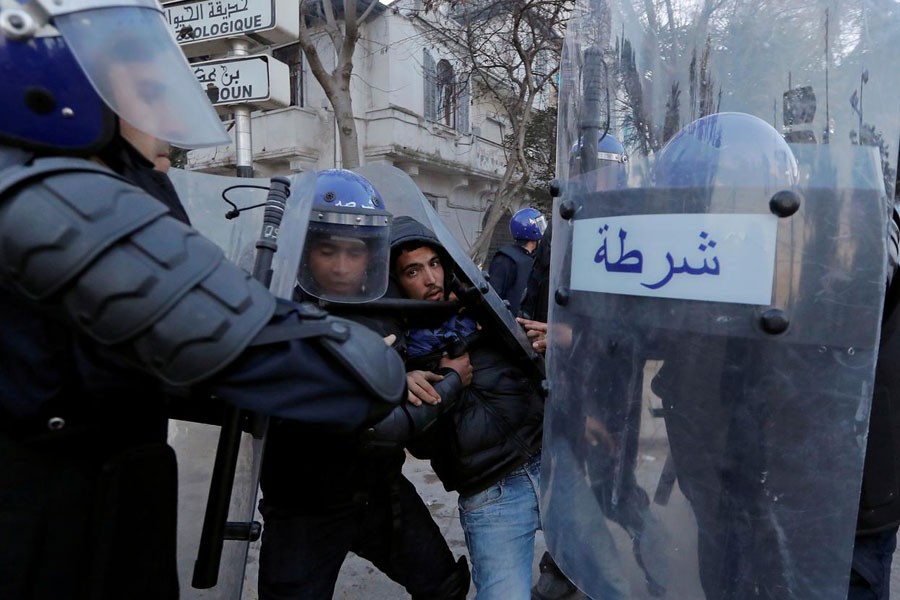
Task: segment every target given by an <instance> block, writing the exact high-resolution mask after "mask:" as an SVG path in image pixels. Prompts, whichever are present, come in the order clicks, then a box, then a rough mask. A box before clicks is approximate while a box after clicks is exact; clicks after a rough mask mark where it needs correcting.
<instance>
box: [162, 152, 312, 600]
mask: <svg viewBox="0 0 900 600" xmlns="http://www.w3.org/2000/svg"><path fill="white" fill-rule="evenodd" d="M169 177H170V179H171V180H172V182H173V184H174V185H175V188H176V191H177V192H178V195H179V197H180V198H181V200H182V203H183V204H184V206H185V209H186V210H187V213H188V216H189V217H190V219H191V222H192V225H193V226H194V228H196V229H197V230H198V231H200V232H201V233H202V234H204V235H205V236H206V237H208V238H210V239H211V240H212V241H214V242H215V243H217V244H218V245H219V246H220V247H221V248H222V249H223V250H224V252H225V254H226V256H227V257H228V258H229V259H230V260H231V261H233V262H235V263H236V264H238V265H239V266H241V267H242V268H244V269H245V270H246V271H247V272H248V273H253V271H254V268H255V263H256V258H257V253H258V252H259V247H258V246H259V244H260V243H261V239H263V238H265V239H266V240H267V241H268V242H276V241H277V251H276V252H275V253H274V255H273V256H272V261H271V275H270V276H269V277H266V279H269V280H270V281H269V287H270V289H271V290H272V292H273V293H274V294H275V295H277V296H280V297H284V298H289V297H290V296H291V292H292V289H293V286H294V281H295V279H296V273H297V266H298V264H299V261H300V250H301V248H302V247H303V238H304V235H305V233H306V226H305V224H306V220H307V217H306V215H305V214H301V213H302V212H303V208H302V207H305V209H306V212H308V210H309V201H308V200H309V199H308V198H306V199H304V195H306V196H308V197H309V198H311V194H312V191H313V187H314V185H313V184H314V181H315V178H314V175H298V176H294V177H293V178H292V180H291V193H290V196H289V197H288V199H287V201H286V202H285V203H284V211H283V215H281V223H280V226H279V227H278V229H279V230H278V231H273V230H272V228H273V227H274V226H273V225H272V224H271V223H268V222H264V221H265V220H266V219H264V214H265V206H264V205H265V203H266V200H267V195H268V190H269V188H270V185H271V182H270V180H269V179H246V178H237V177H223V176H217V175H207V174H202V173H193V172H185V171H180V170H177V169H172V170H170V171H169ZM276 211H277V208H276ZM262 243H263V245H266V243H267V242H262ZM172 406H173V415H174V417H175V418H173V419H172V420H170V425H169V443H170V445H171V446H172V447H173V448H174V449H175V451H176V453H177V455H178V473H179V489H178V491H179V494H178V501H179V514H178V565H179V581H180V584H181V598H183V599H190V598H216V599H217V600H218V599H235V600H237V599H239V598H240V597H241V594H242V588H243V586H244V572H245V564H246V563H247V561H248V547H249V544H250V541H251V540H253V539H255V538H257V537H258V535H259V532H258V529H257V528H256V525H251V527H250V529H249V530H247V529H244V528H243V525H247V524H253V522H254V513H255V510H256V497H257V490H258V482H259V474H260V468H261V461H262V449H263V442H264V438H265V420H264V419H261V418H258V417H257V416H255V415H249V414H240V415H238V419H239V421H240V430H241V433H240V434H239V438H240V439H239V448H238V449H237V459H236V467H235V471H234V480H233V483H232V484H231V487H230V501H227V500H228V497H227V496H228V492H229V490H227V489H222V486H221V485H219V486H215V485H213V486H212V487H211V481H219V480H220V479H221V478H220V477H214V476H213V471H214V461H215V460H216V457H217V452H218V453H221V452H222V450H221V449H220V448H221V447H220V434H221V427H222V426H224V425H225V424H226V423H227V422H228V421H229V417H228V416H227V415H228V409H227V408H226V407H223V406H222V405H221V404H220V403H217V402H215V401H208V402H207V401H204V399H196V398H191V399H178V398H176V399H175V401H173V402H172ZM223 421H224V423H223ZM225 483H226V484H227V478H226V481H225ZM216 487H218V489H216ZM217 494H225V496H223V497H225V499H226V501H227V503H226V506H227V522H228V523H229V524H230V525H229V526H228V527H226V528H225V531H224V532H222V533H223V534H224V542H222V541H221V540H220V541H219V542H218V543H219V544H221V548H222V550H221V555H220V554H219V552H218V547H217V546H218V544H216V543H215V542H213V544H212V547H211V549H210V551H209V552H206V551H205V550H206V549H204V550H201V551H200V554H199V555H198V548H199V547H200V546H201V539H203V538H202V535H201V534H202V533H203V532H204V531H206V530H209V529H210V527H211V525H210V523H208V521H209V517H208V512H207V511H208V508H207V507H208V505H209V503H210V502H211V501H214V499H215V498H214V497H215V496H216V495H217ZM211 498H213V500H211ZM221 525H224V523H222V524H221ZM217 528H220V527H218V524H214V526H213V527H212V529H213V530H215V529H217ZM207 548H209V542H207ZM204 553H205V554H206V555H207V556H206V557H205V559H204V560H200V561H198V558H203V556H202V555H204ZM251 559H252V557H251ZM198 562H203V563H208V565H205V566H202V567H201V566H199V565H198V564H197V563H198ZM195 569H196V570H195ZM197 585H200V587H199V588H198V587H195V586H197ZM210 586H212V587H210Z"/></svg>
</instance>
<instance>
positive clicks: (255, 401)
mask: <svg viewBox="0 0 900 600" xmlns="http://www.w3.org/2000/svg"><path fill="white" fill-rule="evenodd" d="M0 286H3V287H4V288H6V289H8V290H10V291H11V292H13V293H16V294H19V295H21V296H23V297H25V298H26V299H28V300H29V301H31V302H33V303H36V304H39V305H41V306H45V307H46V308H47V309H48V310H49V312H50V314H51V315H58V316H60V317H62V318H63V319H66V320H68V321H70V322H71V323H73V324H74V326H75V327H76V328H77V329H79V330H80V331H82V332H83V333H85V334H87V335H88V336H90V337H91V338H93V339H94V340H95V341H96V342H98V344H99V345H100V346H103V347H107V348H108V349H109V351H108V352H107V354H108V355H109V356H110V357H111V359H113V360H120V359H121V357H124V358H125V359H127V360H128V361H129V362H131V363H133V364H135V365H137V366H138V367H140V368H142V369H144V370H146V371H149V372H151V373H152V374H154V375H155V376H157V377H159V378H160V379H162V380H164V381H166V382H169V383H171V384H174V385H192V384H203V385H204V386H208V388H209V390H210V391H211V393H213V394H215V395H216V396H217V397H219V398H221V399H222V400H225V401H227V402H231V403H233V404H234V405H236V406H238V407H241V408H248V409H252V410H254V411H256V412H261V413H264V414H269V415H274V416H278V417H284V418H289V419H297V420H302V421H309V422H319V423H323V424H330V425H338V426H341V427H346V428H355V427H358V426H359V425H361V424H362V423H364V422H366V421H367V420H370V419H373V418H378V417H379V416H380V415H383V414H385V413H386V412H387V411H388V410H390V409H391V408H392V407H393V406H394V405H395V404H397V403H398V402H400V400H401V399H403V398H405V396H406V381H405V373H404V368H403V363H402V361H401V359H400V357H399V355H397V353H396V352H394V351H393V350H391V349H390V348H388V347H387V346H386V345H385V344H384V342H383V340H382V339H381V337H380V336H378V335H377V334H375V333H374V332H372V331H370V330H368V329H366V328H365V327H362V326H361V325H358V324H355V323H352V322H349V321H346V320H343V319H337V318H334V317H328V316H326V315H325V314H324V313H321V312H318V311H315V310H307V309H305V308H304V307H302V306H297V305H293V304H290V303H287V302H280V301H276V299H275V298H274V297H273V296H272V295H271V294H270V293H269V292H268V290H266V289H265V288H264V287H263V286H262V285H260V284H259V283H258V282H256V281H255V280H254V279H252V278H250V277H249V275H247V274H246V273H245V272H244V271H242V270H241V269H239V268H238V267H236V266H234V265H233V264H231V263H230V262H228V261H227V260H226V259H225V257H224V255H223V253H222V252H221V250H219V248H218V247H217V246H215V245H214V244H213V243H212V242H210V241H209V240H207V239H206V238H204V237H203V236H202V235H200V234H199V233H198V232H197V231H195V230H193V229H191V228H190V227H187V226H186V225H184V224H182V223H180V222H178V221H176V220H175V219H173V218H171V217H169V216H167V215H166V208H165V206H163V205H162V204H161V203H159V202H157V201H156V200H155V199H154V198H152V197H151V196H150V195H148V194H146V193H145V192H143V191H142V190H140V189H138V188H136V187H134V186H132V185H130V184H129V183H128V182H127V181H126V180H124V179H122V178H121V177H119V176H117V175H116V174H114V173H113V172H111V171H109V170H108V169H106V168H104V167H101V166H99V165H95V164H94V163H92V162H89V161H85V160H80V159H70V158H46V159H37V160H33V161H31V162H30V163H29V164H28V165H26V166H19V167H14V168H11V169H7V170H5V171H4V172H3V173H2V177H0ZM123 401H125V399H123Z"/></svg>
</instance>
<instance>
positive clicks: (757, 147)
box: [653, 113, 799, 194]
mask: <svg viewBox="0 0 900 600" xmlns="http://www.w3.org/2000/svg"><path fill="white" fill-rule="evenodd" d="M653 172H654V178H655V183H656V185H657V187H664V188H714V187H743V188H756V189H761V190H762V191H764V192H765V193H766V194H774V193H775V192H777V191H780V190H783V189H786V188H790V187H792V186H794V185H796V183H797V180H798V177H799V174H798V169H797V160H796V159H795V158H794V153H793V152H791V149H790V147H789V146H788V145H787V142H785V141H784V138H782V137H781V135H780V134H779V133H778V131H776V130H775V128H773V127H772V126H771V125H769V124H768V123H766V122H765V121H763V120H762V119H760V118H758V117H754V116H752V115H748V114H744V113H717V114H714V115H709V116H706V117H703V118H700V119H697V120H696V121H694V122H693V123H690V124H689V125H687V126H686V127H684V129H682V130H681V131H679V132H678V133H676V134H675V135H674V136H673V137H672V139H671V140H669V142H668V143H667V144H666V145H665V146H664V147H663V149H662V150H660V151H659V154H658V155H657V157H656V164H655V165H654V171H653Z"/></svg>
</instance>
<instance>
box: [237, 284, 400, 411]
mask: <svg viewBox="0 0 900 600" xmlns="http://www.w3.org/2000/svg"><path fill="white" fill-rule="evenodd" d="M301 339H305V340H309V341H317V342H318V343H319V344H321V347H322V348H323V349H324V350H325V351H326V352H327V353H328V354H329V355H330V356H331V357H332V358H333V359H334V360H335V361H336V362H337V363H338V364H339V365H340V366H341V367H343V370H344V371H346V372H347V373H348V374H349V375H350V376H352V377H353V378H354V379H356V380H357V381H358V382H359V383H360V384H361V385H362V386H363V387H364V388H365V389H366V391H368V392H369V393H370V394H372V395H373V396H375V397H377V398H378V399H380V400H383V401H384V402H387V403H389V404H391V405H395V404H397V403H399V402H400V401H401V400H402V399H403V398H405V397H406V370H405V368H404V365H403V360H402V359H401V358H400V355H399V354H397V351H396V350H394V349H393V348H391V347H390V346H388V345H387V344H385V342H384V338H382V337H381V336H380V335H378V334H377V333H375V332H374V331H372V330H371V329H369V328H368V327H365V326H363V325H360V324H359V323H356V322H354V321H350V320H348V319H342V318H339V317H334V316H331V315H329V314H328V313H326V312H325V311H324V310H322V309H321V308H319V307H317V306H315V305H313V304H309V303H303V304H294V303H291V302H287V301H284V300H279V301H278V305H277V309H276V311H275V317H274V318H273V319H272V321H271V322H270V323H269V324H268V325H267V326H266V327H265V328H264V329H263V330H262V331H261V332H260V333H259V334H258V335H257V336H256V337H255V338H254V340H253V342H252V343H253V345H254V346H263V345H266V344H274V343H278V342H285V341H288V340H301ZM382 414H383V413H382Z"/></svg>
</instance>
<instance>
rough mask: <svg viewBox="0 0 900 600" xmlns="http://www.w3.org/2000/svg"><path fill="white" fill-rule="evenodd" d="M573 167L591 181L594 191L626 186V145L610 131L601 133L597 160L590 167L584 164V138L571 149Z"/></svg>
mask: <svg viewBox="0 0 900 600" xmlns="http://www.w3.org/2000/svg"><path fill="white" fill-rule="evenodd" d="M571 152H572V153H571V157H572V159H571V160H572V162H571V169H572V172H573V173H575V174H576V175H580V176H582V177H584V178H585V183H588V181H587V180H588V179H589V180H590V181H589V187H590V189H591V190H592V191H599V192H602V191H605V190H614V189H621V188H624V187H625V185H626V183H627V180H628V155H627V154H626V153H625V147H624V146H623V145H622V142H620V141H619V140H618V139H617V138H616V137H615V136H614V135H612V134H611V133H609V132H606V133H605V134H601V135H600V139H599V140H597V160H596V163H595V164H594V165H591V167H590V168H589V167H588V166H587V165H584V164H583V161H584V158H583V157H582V152H583V150H582V140H581V138H579V139H578V141H577V142H576V143H575V145H574V146H573V147H572V151H571Z"/></svg>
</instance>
